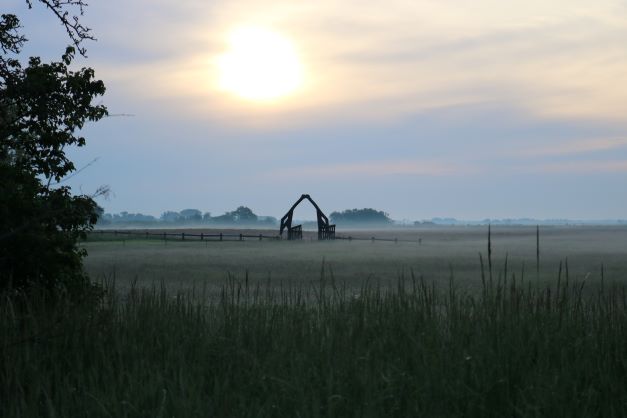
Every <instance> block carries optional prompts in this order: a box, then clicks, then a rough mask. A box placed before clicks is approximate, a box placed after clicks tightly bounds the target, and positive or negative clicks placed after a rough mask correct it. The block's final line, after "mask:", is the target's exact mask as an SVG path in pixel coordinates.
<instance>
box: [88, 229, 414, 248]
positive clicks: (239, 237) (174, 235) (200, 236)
mask: <svg viewBox="0 0 627 418" xmlns="http://www.w3.org/2000/svg"><path fill="white" fill-rule="evenodd" d="M105 234H110V235H113V236H136V237H145V238H149V239H163V240H168V239H169V240H175V241H247V240H253V239H254V240H257V241H262V240H272V241H278V240H281V239H282V238H281V236H280V235H264V234H233V233H223V232H220V233H214V234H208V233H204V232H201V233H190V232H149V231H129V230H122V231H120V230H115V229H97V230H94V231H89V232H88V235H105ZM335 239H336V240H344V241H349V242H351V241H371V242H373V243H374V242H375V241H383V242H394V243H397V244H398V243H399V242H408V243H414V244H419V245H420V244H422V238H418V240H408V239H398V238H377V237H353V236H350V235H349V236H341V235H336V236H335Z"/></svg>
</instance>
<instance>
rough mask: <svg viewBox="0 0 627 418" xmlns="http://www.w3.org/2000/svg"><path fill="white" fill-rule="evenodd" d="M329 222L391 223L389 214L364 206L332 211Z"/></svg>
mask: <svg viewBox="0 0 627 418" xmlns="http://www.w3.org/2000/svg"><path fill="white" fill-rule="evenodd" d="M330 218H331V222H333V223H337V224H343V223H344V224H345V223H369V224H389V223H392V220H391V219H390V217H389V215H388V214H387V213H385V212H383V211H380V210H376V209H371V208H364V209H346V210H344V211H342V212H332V213H331V215H330Z"/></svg>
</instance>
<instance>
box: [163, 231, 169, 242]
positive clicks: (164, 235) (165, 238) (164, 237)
mask: <svg viewBox="0 0 627 418" xmlns="http://www.w3.org/2000/svg"><path fill="white" fill-rule="evenodd" d="M163 240H164V241H167V240H168V235H167V234H166V233H165V232H164V233H163Z"/></svg>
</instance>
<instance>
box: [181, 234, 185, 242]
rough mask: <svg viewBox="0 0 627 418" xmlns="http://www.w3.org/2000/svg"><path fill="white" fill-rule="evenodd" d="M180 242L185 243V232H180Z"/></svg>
mask: <svg viewBox="0 0 627 418" xmlns="http://www.w3.org/2000/svg"><path fill="white" fill-rule="evenodd" d="M181 240H183V241H185V232H181Z"/></svg>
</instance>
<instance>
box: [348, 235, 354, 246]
mask: <svg viewBox="0 0 627 418" xmlns="http://www.w3.org/2000/svg"><path fill="white" fill-rule="evenodd" d="M352 240H353V237H351V236H350V235H349V236H348V242H349V244H350V242H351V241H352Z"/></svg>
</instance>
